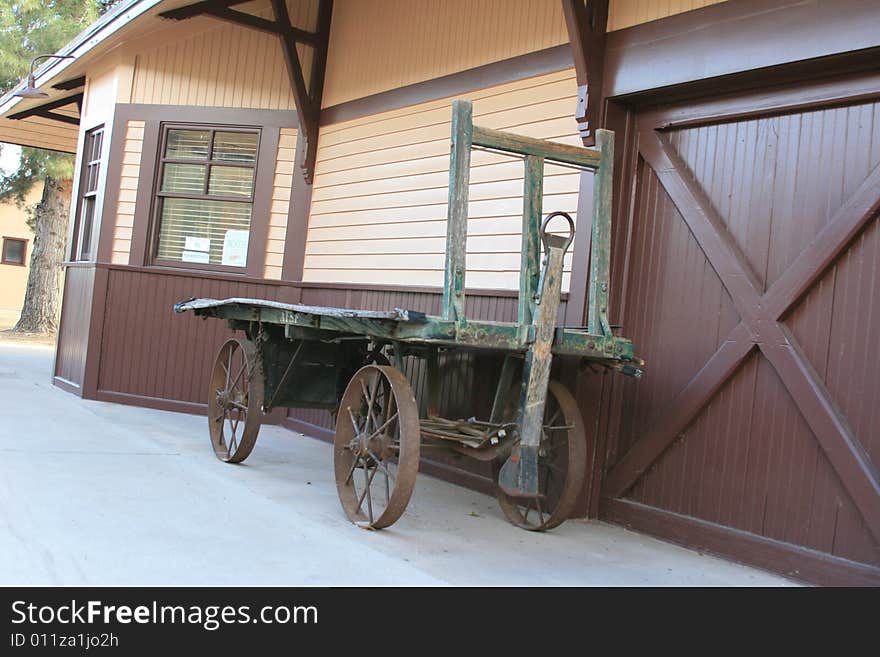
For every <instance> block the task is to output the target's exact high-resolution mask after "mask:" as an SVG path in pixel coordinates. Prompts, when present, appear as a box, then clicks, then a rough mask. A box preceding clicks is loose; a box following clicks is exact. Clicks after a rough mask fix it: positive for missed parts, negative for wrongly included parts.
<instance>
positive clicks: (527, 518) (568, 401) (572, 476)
mask: <svg viewBox="0 0 880 657" xmlns="http://www.w3.org/2000/svg"><path fill="white" fill-rule="evenodd" d="M586 465H587V440H586V433H585V432H584V421H583V418H582V417H581V414H580V411H579V410H578V407H577V402H576V401H575V399H574V397H573V396H572V394H571V393H570V392H569V391H568V390H567V389H566V388H565V386H563V385H562V384H561V383H558V382H556V381H551V382H550V384H549V386H548V388H547V403H546V405H545V407H544V427H543V431H542V435H541V443H540V445H539V447H538V490H539V492H540V495H539V496H538V497H536V498H524V497H523V498H518V497H512V496H510V495H508V494H507V493H505V492H504V491H503V490H501V487H500V486H498V471H499V470H500V468H501V463H500V462H498V461H496V462H495V496H496V497H497V498H498V503H499V505H500V506H501V509H502V511H504V515H505V516H507V519H508V520H510V522H512V523H513V524H514V525H517V526H518V527H522V528H523V529H528V530H530V531H544V530H547V529H553V528H554V527H557V526H559V525H560V524H562V523H563V522H564V521H565V520H566V519H567V518H568V517H569V515H570V514H571V512H572V511H573V510H574V505H575V503H576V502H577V496H578V493H579V492H580V490H581V488H582V487H583V485H584V478H585V476H586V472H585V470H586Z"/></svg>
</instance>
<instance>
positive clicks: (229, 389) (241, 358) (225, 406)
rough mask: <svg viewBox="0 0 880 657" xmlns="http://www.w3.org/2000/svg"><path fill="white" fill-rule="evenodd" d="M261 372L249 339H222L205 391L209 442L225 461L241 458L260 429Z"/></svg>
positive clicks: (245, 455)
mask: <svg viewBox="0 0 880 657" xmlns="http://www.w3.org/2000/svg"><path fill="white" fill-rule="evenodd" d="M262 407H263V372H262V368H261V367H260V361H259V358H258V357H257V349H256V347H255V346H254V343H253V342H251V341H250V340H238V339H236V338H231V339H229V340H227V341H226V342H224V343H223V346H222V347H220V351H218V352H217V358H216V359H215V360H214V370H213V372H212V373H211V386H210V390H209V391H208V426H209V427H210V430H211V446H212V447H213V448H214V454H215V455H216V456H217V458H218V459H220V460H221V461H224V462H226V463H241V462H242V461H244V460H245V459H246V458H247V457H248V455H249V454H250V453H251V450H253V448H254V444H256V442H257V433H258V432H259V431H260V420H261V417H260V416H261V415H262V412H263V411H262Z"/></svg>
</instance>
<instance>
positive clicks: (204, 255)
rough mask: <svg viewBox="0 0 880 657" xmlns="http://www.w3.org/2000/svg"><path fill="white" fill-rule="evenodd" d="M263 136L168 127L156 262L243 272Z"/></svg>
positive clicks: (158, 207) (250, 132)
mask: <svg viewBox="0 0 880 657" xmlns="http://www.w3.org/2000/svg"><path fill="white" fill-rule="evenodd" d="M259 140H260V134H259V132H258V131H256V130H246V129H238V128H226V127H223V128H197V127H194V126H168V127H166V129H165V133H164V138H163V146H162V152H161V154H160V161H159V179H158V190H157V191H156V204H155V207H156V223H157V225H158V236H157V239H156V251H155V257H156V260H162V261H171V262H180V263H191V264H196V265H220V266H227V267H245V266H246V265H247V251H248V242H249V237H250V228H251V213H252V211H253V202H254V179H255V175H256V166H257V153H258V152H259Z"/></svg>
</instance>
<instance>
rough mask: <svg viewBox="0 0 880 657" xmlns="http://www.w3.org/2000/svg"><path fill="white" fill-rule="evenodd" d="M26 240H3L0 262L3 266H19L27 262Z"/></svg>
mask: <svg viewBox="0 0 880 657" xmlns="http://www.w3.org/2000/svg"><path fill="white" fill-rule="evenodd" d="M26 258H27V240H20V239H17V238H15V237H4V238H3V255H2V258H0V262H2V263H3V264H4V265H21V266H24V265H25V263H26V262H27V260H26Z"/></svg>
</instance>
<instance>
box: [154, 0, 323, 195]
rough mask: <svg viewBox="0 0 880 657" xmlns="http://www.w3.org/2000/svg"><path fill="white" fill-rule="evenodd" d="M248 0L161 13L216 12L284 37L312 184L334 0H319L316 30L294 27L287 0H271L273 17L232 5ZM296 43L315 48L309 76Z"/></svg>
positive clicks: (303, 161)
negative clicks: (268, 17) (267, 17)
mask: <svg viewBox="0 0 880 657" xmlns="http://www.w3.org/2000/svg"><path fill="white" fill-rule="evenodd" d="M245 1H246V0H203V2H197V3H195V4H192V5H187V6H185V7H178V8H177V9H171V10H169V11H166V12H162V13H160V14H159V15H160V16H161V17H163V18H170V19H173V20H185V19H187V18H192V17H194V16H202V15H207V16H213V17H214V18H219V19H221V20H225V21H229V22H231V23H235V24H236V25H239V26H242V27H248V28H251V29H255V30H262V31H263V32H269V33H270V34H274V35H276V36H277V37H278V38H279V39H280V40H281V49H282V51H283V53H284V63H285V65H286V66H287V74H288V76H289V77H290V86H291V89H292V90H293V97H294V101H295V102H296V114H297V119H298V121H299V138H298V139H297V157H296V159H297V162H298V163H299V166H300V168H301V169H302V172H303V176H304V178H305V180H306V182H307V183H309V184H311V183H312V179H313V178H314V174H315V159H316V157H317V153H318V127H319V125H320V119H321V98H322V96H323V94H324V72H325V70H326V65H327V47H328V44H329V42H330V19H331V17H332V13H333V0H320V5H319V8H318V20H317V25H316V28H315V31H314V32H309V31H307V30H303V29H300V28H298V27H295V26H294V25H293V24H292V23H291V22H290V15H289V13H288V11H287V3H286V2H285V0H271V5H272V12H273V14H274V15H275V19H274V20H268V19H266V18H261V17H259V16H254V15H253V14H247V13H245V12H242V11H237V10H235V9H231V7H232V6H233V5H239V4H243V2H245ZM297 44H304V45H307V46H311V47H312V48H313V49H314V54H313V56H312V63H311V70H310V71H309V72H308V75H309V79H308V84H306V77H305V76H306V72H305V71H304V70H303V66H302V62H301V61H300V58H299V53H298V52H297V49H296V46H297Z"/></svg>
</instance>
